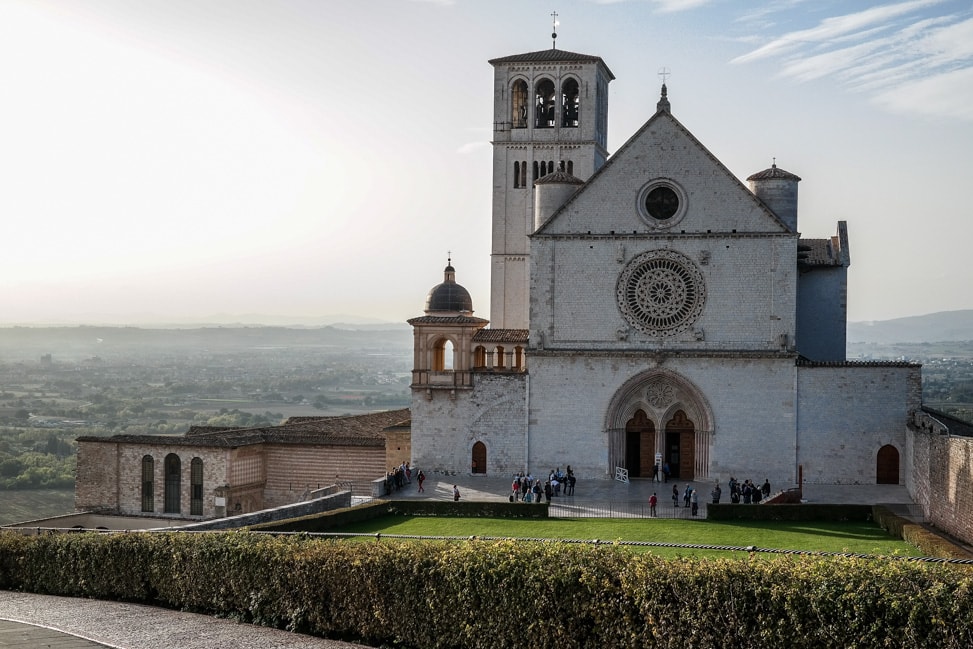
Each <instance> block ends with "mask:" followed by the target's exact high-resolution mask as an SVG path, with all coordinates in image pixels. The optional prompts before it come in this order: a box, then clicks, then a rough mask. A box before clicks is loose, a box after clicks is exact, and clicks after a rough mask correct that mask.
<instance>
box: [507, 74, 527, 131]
mask: <svg viewBox="0 0 973 649" xmlns="http://www.w3.org/2000/svg"><path fill="white" fill-rule="evenodd" d="M510 125H511V127H512V128H527V82H526V81H524V80H523V79H517V80H516V81H514V83H513V86H512V87H511V89H510Z"/></svg>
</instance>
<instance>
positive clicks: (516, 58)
mask: <svg viewBox="0 0 973 649" xmlns="http://www.w3.org/2000/svg"><path fill="white" fill-rule="evenodd" d="M554 61H565V62H568V61H570V62H573V63H600V64H601V65H603V66H604V67H605V71H606V72H608V76H609V78H611V79H614V78H615V75H614V74H612V71H611V70H610V69H608V66H607V65H605V61H604V60H602V58H601V57H600V56H593V55H591V54H578V53H577V52H568V51H567V50H559V49H556V48H551V49H549V50H538V51H536V52H526V53H524V54H512V55H510V56H501V57H500V58H497V59H490V60H489V61H487V63H489V64H490V65H502V64H504V63H549V62H554Z"/></svg>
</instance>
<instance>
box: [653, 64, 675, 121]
mask: <svg viewBox="0 0 973 649" xmlns="http://www.w3.org/2000/svg"><path fill="white" fill-rule="evenodd" d="M671 74H672V73H671V72H669V68H665V67H664V68H662V69H661V70H659V76H660V77H662V93H661V95H660V97H659V103H657V104H656V105H655V110H656V112H664V113H668V112H669V96H668V95H669V90H668V89H667V88H666V79H668V78H669V76H670V75H671Z"/></svg>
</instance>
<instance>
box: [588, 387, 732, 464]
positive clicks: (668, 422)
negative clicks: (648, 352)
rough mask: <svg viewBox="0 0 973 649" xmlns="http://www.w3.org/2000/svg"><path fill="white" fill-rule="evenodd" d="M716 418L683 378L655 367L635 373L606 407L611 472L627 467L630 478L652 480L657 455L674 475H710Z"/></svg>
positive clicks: (702, 398) (700, 395) (700, 396)
mask: <svg viewBox="0 0 973 649" xmlns="http://www.w3.org/2000/svg"><path fill="white" fill-rule="evenodd" d="M712 420H713V417H712V411H711V410H710V408H709V405H708V404H707V403H706V400H705V398H704V397H703V395H702V393H701V392H700V391H699V389H698V388H696V386H695V385H693V384H692V383H690V382H689V381H687V380H686V379H684V378H682V377H681V376H678V375H676V374H675V373H672V372H667V371H662V370H653V371H649V372H644V373H642V374H639V375H637V376H635V377H633V378H632V379H630V380H629V381H627V382H626V383H625V385H623V386H622V387H621V389H619V390H618V392H616V393H615V396H614V397H613V399H612V402H611V404H610V405H609V407H608V413H607V421H606V426H605V429H606V432H607V433H608V437H609V464H610V466H609V467H608V469H609V474H614V472H615V468H616V467H624V468H625V469H627V470H628V475H629V477H633V478H638V477H642V478H650V477H652V465H653V464H655V462H656V458H657V457H659V458H661V462H663V463H668V464H669V469H670V472H671V476H672V477H673V478H676V479H679V480H698V479H701V478H705V477H707V476H708V475H709V446H710V437H711V435H712V431H713V426H712ZM657 431H660V434H657Z"/></svg>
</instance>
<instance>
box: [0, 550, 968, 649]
mask: <svg viewBox="0 0 973 649" xmlns="http://www.w3.org/2000/svg"><path fill="white" fill-rule="evenodd" d="M0 586H2V587H3V588H7V589H18V590H25V591H31V592H39V593H51V594H59V595H73V596H83V597H96V598H101V599H117V600H126V601H133V602H143V603H146V604H154V605H160V606H166V607H171V608H176V609H182V610H189V611H196V612H200V613H206V614H212V615H221V616H230V617H234V618H237V619H239V620H242V621H246V622H254V623H258V624H264V625H269V626H275V627H279V628H284V629H289V630H293V631H299V632H303V633H310V634H315V635H321V636H326V637H332V638H341V639H346V640H355V641H358V642H364V643H367V644H371V645H375V646H377V645H389V646H399V647H417V648H418V647H424V648H426V647H428V648H453V647H456V648H465V647H471V648H478V647H490V648H491V649H492V648H495V647H520V646H527V647H534V648H537V649H545V648H548V647H550V648H555V647H556V648H557V649H571V648H575V647H578V648H581V647H595V646H597V647H635V646H637V647H642V648H656V647H658V648H667V649H668V648H677V647H679V648H682V647H693V648H694V649H708V648H713V649H715V648H720V649H722V648H723V647H734V648H745V649H761V648H764V647H767V648H774V649H776V648H779V647H789V648H794V649H805V648H806V649H821V648H824V649H827V648H831V647H834V648H842V649H845V648H848V647H854V648H856V649H868V648H872V647H876V648H877V647H892V646H894V647H904V648H918V647H937V648H939V647H941V648H947V649H951V648H956V649H961V648H962V649H967V648H968V647H970V646H973V588H971V586H973V578H971V574H970V572H969V571H968V570H965V569H961V568H956V567H951V566H948V565H941V564H919V563H914V562H907V561H902V560H889V561H876V560H863V559H852V558H835V559H827V560H823V559H810V558H801V557H783V558H774V559H765V558H761V559H759V560H751V561H739V560H712V559H696V558H684V559H678V560H663V559H660V558H658V557H655V556H653V555H652V554H650V553H649V554H633V553H631V552H629V551H627V550H624V549H622V548H618V547H615V546H612V545H610V544H607V545H600V546H590V545H577V544H568V543H563V542H525V541H503V542H485V541H468V542H428V543H420V544H415V543H408V544H406V543H396V542H385V541H377V542H374V543H366V544H361V543H356V544H347V543H341V542H339V541H329V540H319V539H312V538H310V537H306V536H301V535H296V536H286V537H272V536H269V535H257V534H251V533H248V532H226V533H205V534H189V533H178V532H173V533H162V534H158V533H151V534H150V533H130V534H112V535H108V534H96V533H90V532H88V533H79V534H63V535H52V536H39V537H23V536H20V535H18V534H12V533H0Z"/></svg>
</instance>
